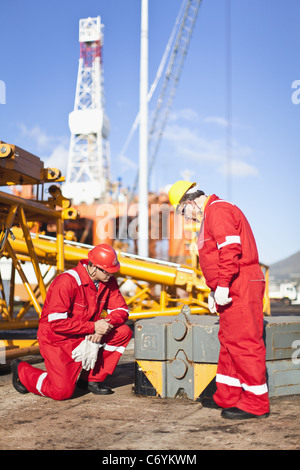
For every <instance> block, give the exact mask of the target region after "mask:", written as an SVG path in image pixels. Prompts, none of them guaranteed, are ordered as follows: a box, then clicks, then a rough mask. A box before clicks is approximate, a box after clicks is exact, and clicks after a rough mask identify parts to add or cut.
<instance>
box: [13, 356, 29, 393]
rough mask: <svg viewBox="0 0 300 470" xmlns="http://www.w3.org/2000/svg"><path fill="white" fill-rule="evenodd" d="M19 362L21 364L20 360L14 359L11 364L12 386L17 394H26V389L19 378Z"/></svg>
mask: <svg viewBox="0 0 300 470" xmlns="http://www.w3.org/2000/svg"><path fill="white" fill-rule="evenodd" d="M20 362H22V361H21V360H20V359H14V360H13V361H12V363H11V371H12V384H13V386H14V388H15V389H16V390H17V392H19V393H28V390H27V388H26V387H24V385H23V384H22V382H21V380H20V378H19V373H18V367H19V364H20Z"/></svg>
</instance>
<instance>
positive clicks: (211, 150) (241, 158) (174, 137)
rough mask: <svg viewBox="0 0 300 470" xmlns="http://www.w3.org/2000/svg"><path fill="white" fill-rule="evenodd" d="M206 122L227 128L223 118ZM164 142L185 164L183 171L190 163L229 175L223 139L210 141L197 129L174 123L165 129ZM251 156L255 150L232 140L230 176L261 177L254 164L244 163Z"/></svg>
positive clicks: (192, 165) (176, 157) (175, 157)
mask: <svg viewBox="0 0 300 470" xmlns="http://www.w3.org/2000/svg"><path fill="white" fill-rule="evenodd" d="M179 114H180V113H178V115H179ZM207 119H211V122H216V123H218V124H219V125H222V126H224V125H225V124H226V120H223V121H222V118H207ZM164 140H165V141H166V143H168V145H170V146H171V148H172V155H173V158H174V159H176V160H177V161H180V162H183V163H184V168H187V165H188V164H189V162H190V165H191V168H194V167H195V164H197V163H200V164H201V165H203V164H205V165H206V166H207V167H208V168H210V169H211V168H213V169H214V170H215V171H216V172H218V173H221V174H223V175H224V174H226V172H227V171H228V170H227V168H228V166H227V164H226V160H227V158H228V155H227V150H226V141H225V137H224V136H222V137H221V138H215V139H210V138H208V137H203V135H202V134H201V130H200V129H199V128H196V129H195V128H192V127H188V126H187V125H178V124H177V123H176V124H175V123H172V122H171V123H170V124H169V125H168V126H167V127H166V129H165V133H164ZM252 155H253V149H252V148H251V147H250V146H247V145H242V144H240V143H239V142H237V140H232V145H231V155H230V174H231V175H232V176H234V177H239V178H244V177H256V176H258V175H259V172H258V169H257V168H256V167H255V166H254V165H253V164H251V163H249V162H247V161H245V160H246V159H247V158H249V157H252ZM181 171H182V170H181Z"/></svg>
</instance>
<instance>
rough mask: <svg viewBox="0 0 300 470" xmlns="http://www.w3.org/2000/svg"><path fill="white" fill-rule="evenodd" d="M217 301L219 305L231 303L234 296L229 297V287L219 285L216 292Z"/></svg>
mask: <svg viewBox="0 0 300 470" xmlns="http://www.w3.org/2000/svg"><path fill="white" fill-rule="evenodd" d="M215 301H216V304H218V305H227V304H230V302H232V298H231V297H229V287H220V286H218V287H217V288H216V292H215Z"/></svg>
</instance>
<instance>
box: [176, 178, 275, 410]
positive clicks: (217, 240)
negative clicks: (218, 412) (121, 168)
mask: <svg viewBox="0 0 300 470" xmlns="http://www.w3.org/2000/svg"><path fill="white" fill-rule="evenodd" d="M195 185H196V183H191V182H188V181H177V182H176V183H175V184H174V185H173V186H172V187H171V189H170V191H169V199H170V202H171V204H172V205H173V207H174V208H175V209H176V211H177V212H178V213H179V214H181V215H183V216H184V217H185V218H186V219H187V220H193V221H194V222H201V229H200V234H199V238H198V250H199V264H200V267H201V270H202V272H203V275H204V277H205V280H206V283H207V286H208V287H209V288H210V289H211V293H210V295H209V309H210V311H211V312H212V313H217V312H218V313H219V340H220V355H219V361H218V368H217V375H216V384H217V391H216V393H215V394H214V396H213V399H211V400H206V401H205V400H203V402H202V404H203V406H208V407H213V408H224V409H223V411H222V417H223V418H227V419H248V418H262V417H267V416H269V397H268V388H267V384H266V363H265V354H266V351H265V344H264V341H263V296H264V289H265V279H264V276H263V273H262V271H261V269H260V266H259V259H258V253H257V248H256V243H255V239H254V236H253V233H252V230H251V228H250V225H249V223H248V221H247V219H246V217H245V216H244V214H243V213H242V211H241V210H240V209H239V208H238V207H237V206H235V205H234V204H232V203H230V202H228V201H224V200H222V199H219V198H218V197H217V196H216V195H215V194H214V195H212V196H206V195H205V194H204V192H203V191H200V190H198V191H194V192H192V193H191V192H188V191H189V190H190V189H191V188H193V187H194V186H195Z"/></svg>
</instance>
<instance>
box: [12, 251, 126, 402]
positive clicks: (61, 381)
mask: <svg viewBox="0 0 300 470" xmlns="http://www.w3.org/2000/svg"><path fill="white" fill-rule="evenodd" d="M119 269H120V264H119V261H118V258H117V254H116V252H115V250H114V249H113V248H112V247H110V246H109V245H106V244H100V245H98V246H96V247H95V248H93V249H92V250H91V251H89V252H88V259H84V260H80V262H79V264H78V265H77V266H76V268H74V269H69V270H68V271H66V272H64V273H62V274H60V275H58V276H57V277H56V278H55V280H54V281H53V282H52V284H51V286H50V288H49V290H48V293H47V297H46V300H45V304H44V307H43V310H42V315H41V319H40V322H39V328H38V341H39V346H40V352H41V355H42V356H43V358H44V361H45V366H46V372H45V371H42V370H40V369H38V368H36V367H32V366H31V365H30V364H27V363H26V362H23V361H21V360H20V359H16V360H15V361H13V362H12V366H11V367H12V372H13V385H14V387H15V388H16V390H18V391H19V392H20V393H27V392H32V393H35V394H38V395H43V396H46V397H50V398H53V399H54V400H65V399H68V398H70V397H71V396H72V394H73V392H74V389H75V387H76V382H77V379H78V377H79V376H80V379H79V381H78V383H77V385H78V386H80V388H87V389H88V390H90V391H91V392H92V393H95V394H98V395H103V394H110V393H113V391H112V390H111V389H110V388H109V387H107V386H105V385H104V384H103V381H104V380H105V378H106V377H107V375H108V374H112V373H113V371H114V369H115V367H116V365H117V363H118V361H119V359H120V357H121V355H122V353H123V352H124V351H125V348H126V346H127V345H128V343H129V341H130V339H131V336H132V331H131V329H130V328H129V327H128V326H127V325H126V324H125V322H126V320H127V319H128V307H127V305H126V303H125V300H124V298H123V296H122V295H121V293H120V291H119V288H118V284H117V281H116V279H115V278H114V277H113V273H115V272H117V271H118V270H119ZM103 309H105V310H106V311H107V313H108V315H107V316H106V317H105V318H102V319H101V318H100V314H101V312H102V310H103ZM82 369H85V370H82ZM80 374H81V375H80Z"/></svg>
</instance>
